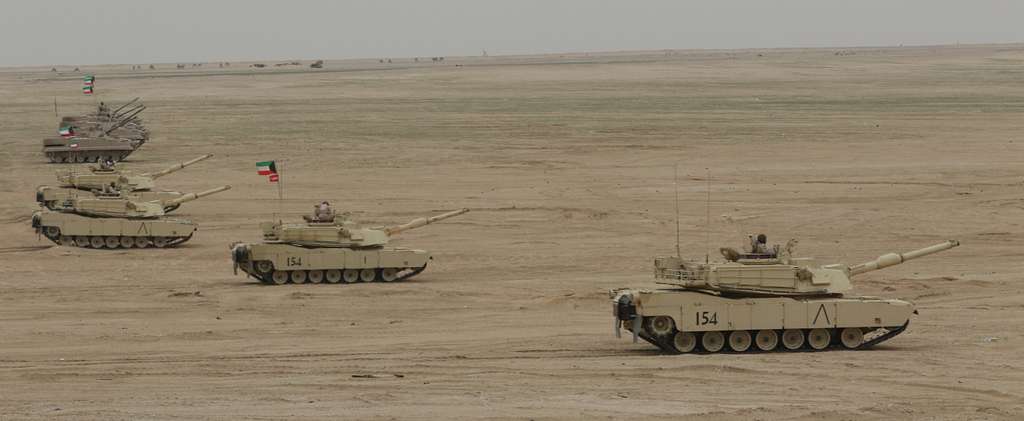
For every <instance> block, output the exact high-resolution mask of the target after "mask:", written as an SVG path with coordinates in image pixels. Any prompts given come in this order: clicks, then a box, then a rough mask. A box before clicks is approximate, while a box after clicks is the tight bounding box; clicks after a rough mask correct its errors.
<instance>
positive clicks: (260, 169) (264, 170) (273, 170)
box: [256, 161, 280, 183]
mask: <svg viewBox="0 0 1024 421" xmlns="http://www.w3.org/2000/svg"><path fill="white" fill-rule="evenodd" d="M256 172H257V173H258V174H259V175H268V176H270V182H272V183H273V182H277V180H278V178H279V177H280V176H278V175H277V165H275V164H274V161H260V162H257V163H256Z"/></svg>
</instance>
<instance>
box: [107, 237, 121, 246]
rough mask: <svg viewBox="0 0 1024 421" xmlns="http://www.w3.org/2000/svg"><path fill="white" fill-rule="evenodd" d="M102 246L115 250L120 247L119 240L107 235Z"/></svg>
mask: <svg viewBox="0 0 1024 421" xmlns="http://www.w3.org/2000/svg"><path fill="white" fill-rule="evenodd" d="M103 244H104V245H105V246H107V248H108V249H116V248H118V247H121V239H120V238H118V237H115V236H113V235H109V236H106V237H103Z"/></svg>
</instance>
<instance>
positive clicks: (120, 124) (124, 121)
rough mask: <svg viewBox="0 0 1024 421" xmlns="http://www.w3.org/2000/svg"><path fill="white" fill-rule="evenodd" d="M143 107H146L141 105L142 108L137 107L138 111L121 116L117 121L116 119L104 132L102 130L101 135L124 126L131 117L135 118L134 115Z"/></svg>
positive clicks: (142, 109)
mask: <svg viewBox="0 0 1024 421" xmlns="http://www.w3.org/2000/svg"><path fill="white" fill-rule="evenodd" d="M145 109H146V107H145V106H142V108H139V109H138V111H135V112H133V113H132V114H131V115H129V116H128V117H125V118H122V119H120V120H118V121H117V122H116V123H114V125H113V126H111V127H110V128H109V129H107V130H106V131H104V132H103V135H104V136H105V135H108V134H110V133H111V132H113V131H114V130H117V129H118V128H120V127H121V126H124V125H125V124H128V123H130V122H131V121H132V119H133V118H135V116H137V115H139V113H141V112H142V111H144V110H145Z"/></svg>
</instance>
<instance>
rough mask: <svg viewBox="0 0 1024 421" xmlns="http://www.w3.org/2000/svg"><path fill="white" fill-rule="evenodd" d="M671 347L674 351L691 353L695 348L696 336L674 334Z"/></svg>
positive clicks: (690, 333) (680, 333)
mask: <svg viewBox="0 0 1024 421" xmlns="http://www.w3.org/2000/svg"><path fill="white" fill-rule="evenodd" d="M672 346H674V347H675V348H676V351H679V352H682V353H684V354H685V353H687V352H693V350H694V349H696V348H697V335H694V334H693V332H676V335H675V336H673V337H672Z"/></svg>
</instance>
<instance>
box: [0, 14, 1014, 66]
mask: <svg viewBox="0 0 1024 421" xmlns="http://www.w3.org/2000/svg"><path fill="white" fill-rule="evenodd" d="M1022 18H1024V1H1019V0H1017V1H1012V0H1003V1H999V0H971V1H967V0H963V1H948V0H885V1H882V0H859V1H853V0H708V1H682V0H678V1H669V0H632V1H629V0H621V1H600V0H563V1H559V0H505V1H487V0H475V1H473V0H433V1H429V0H423V1H419V0H367V1H343V0H339V1H319V0H278V1H269V0H265V1H235V0H224V1H216V0H205V1H199V0H161V1H148V0H90V1H84V0H79V1H69V0H30V1H22V0H11V1H8V0H5V1H4V2H3V3H2V9H0V65H40V64H41V65H48V64H98V63H150V62H198V61H223V60H227V61H240V60H256V59H288V58H295V59H314V58H324V59H335V58H365V57H369V58H377V57H410V56H438V55H449V56H454V55H479V54H480V53H481V50H483V49H486V50H487V51H488V52H489V53H490V54H524V53H549V52H570V51H604V50H634V49H663V48H747V47H806V46H825V47H829V46H832V47H840V46H879V45H899V44H904V45H920V44H952V43H956V42H960V43H989V42H1020V41H1024V23H1022V22H1024V19H1022Z"/></svg>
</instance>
